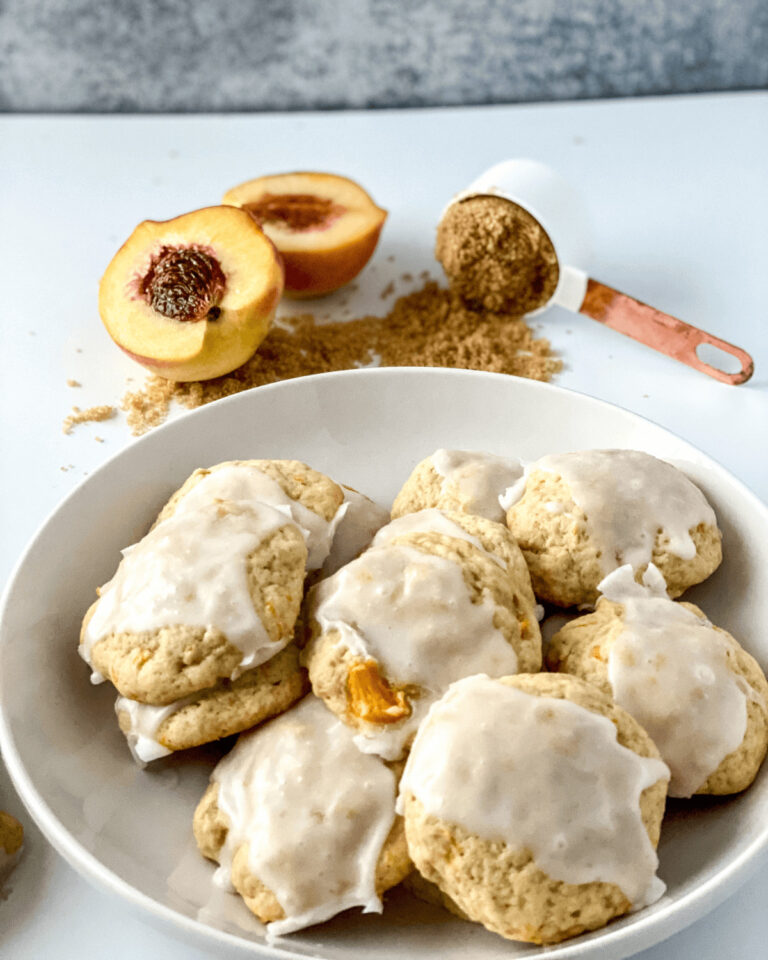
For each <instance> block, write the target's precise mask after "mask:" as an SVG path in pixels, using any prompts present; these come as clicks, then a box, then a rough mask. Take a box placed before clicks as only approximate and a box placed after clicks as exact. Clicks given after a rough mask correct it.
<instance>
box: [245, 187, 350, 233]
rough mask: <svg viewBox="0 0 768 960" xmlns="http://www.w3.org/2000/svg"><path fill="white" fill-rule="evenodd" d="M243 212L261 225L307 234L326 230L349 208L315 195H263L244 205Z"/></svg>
mask: <svg viewBox="0 0 768 960" xmlns="http://www.w3.org/2000/svg"><path fill="white" fill-rule="evenodd" d="M243 209H244V210H247V211H248V213H250V215H251V216H252V217H253V218H254V220H255V221H256V222H257V223H258V224H259V225H261V224H264V223H280V224H282V225H283V226H285V227H287V228H288V229H289V230H295V231H297V232H300V233H304V232H306V231H309V230H326V229H327V228H328V227H330V226H331V224H332V223H333V222H334V220H338V218H339V217H340V216H341V215H342V214H343V213H344V212H345V210H346V207H343V206H341V204H338V203H334V202H333V200H329V199H328V198H327V197H318V196H316V195H315V194H312V193H280V194H275V193H263V194H262V195H261V196H260V197H259V199H258V200H253V201H252V202H251V203H245V204H243Z"/></svg>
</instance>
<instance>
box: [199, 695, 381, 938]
mask: <svg viewBox="0 0 768 960" xmlns="http://www.w3.org/2000/svg"><path fill="white" fill-rule="evenodd" d="M211 779H212V780H213V781H214V782H215V783H218V785H219V791H218V805H219V809H220V810H221V811H222V812H223V813H224V815H225V816H226V818H227V821H228V823H229V831H228V833H227V839H226V843H225V847H224V849H223V850H222V851H221V856H220V861H221V864H222V866H221V872H222V873H224V874H225V875H226V877H229V874H230V872H231V863H232V857H233V856H234V854H235V852H236V851H237V849H238V848H239V847H240V846H241V845H242V844H244V843H247V844H248V845H249V854H248V856H249V864H248V865H249V870H250V872H251V873H252V874H253V875H254V876H255V877H258V879H259V880H261V882H262V883H264V884H265V886H267V887H268V888H269V889H270V890H271V891H272V893H274V895H275V897H276V898H277V900H278V902H279V903H280V906H281V907H282V908H283V911H284V913H285V915H286V916H285V919H283V920H279V921H276V922H274V923H270V924H268V925H267V933H268V936H272V937H274V936H279V935H281V934H284V933H290V932H292V931H294V930H300V929H301V928H303V927H308V926H311V925H312V924H315V923H320V922H322V921H323V920H327V919H328V918H329V917H332V916H335V915H336V914H337V913H340V912H341V911H342V910H347V909H348V908H349V907H355V906H361V907H363V908H364V910H365V912H370V911H376V912H381V908H382V907H381V900H380V899H379V897H378V895H377V893H376V889H375V874H376V864H377V861H378V858H379V854H380V852H381V848H382V846H383V844H384V841H385V840H386V838H387V835H388V833H389V831H390V829H391V827H392V824H393V823H394V817H395V791H396V783H395V777H394V774H393V773H392V771H391V770H390V769H389V768H388V767H387V766H385V764H384V763H382V762H381V760H379V759H378V758H377V757H371V756H366V755H365V754H363V753H361V752H360V751H359V750H358V749H357V747H355V745H354V743H353V739H352V731H351V730H350V729H349V728H348V727H346V726H345V725H344V724H343V723H341V722H340V721H339V720H337V719H336V717H334V715H333V714H332V713H331V712H330V711H329V710H327V709H326V708H325V706H324V705H323V703H322V701H320V700H317V699H316V698H315V697H312V696H311V695H310V696H309V697H307V698H306V699H305V700H303V701H302V702H301V703H300V704H299V705H298V706H296V707H294V708H292V709H291V710H289V711H288V712H287V713H284V714H283V715H282V716H280V717H278V718H277V719H276V720H272V721H270V722H269V723H267V724H265V725H264V726H261V727H259V728H257V729H256V730H254V731H251V732H249V733H246V734H243V735H242V736H241V737H240V739H239V740H238V741H237V744H236V745H235V747H234V749H233V750H232V752H231V753H230V754H228V755H227V756H226V757H225V758H224V759H223V760H222V761H221V762H220V763H219V765H218V766H217V767H216V769H215V770H214V772H213V775H212V778H211Z"/></svg>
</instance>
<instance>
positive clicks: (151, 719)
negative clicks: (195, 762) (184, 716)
mask: <svg viewBox="0 0 768 960" xmlns="http://www.w3.org/2000/svg"><path fill="white" fill-rule="evenodd" d="M192 699H193V698H192V697H186V698H185V699H183V700H174V702H173V703H169V704H168V705H167V706H165V707H154V706H152V705H151V704H148V703H139V702H138V701H137V700H129V699H128V697H118V698H117V700H116V701H115V713H124V714H127V716H128V720H129V722H130V729H129V730H127V731H123V732H124V734H125V739H126V740H127V741H128V747H129V748H130V751H131V753H132V754H133V758H134V760H135V761H136V762H137V763H138V764H140V765H141V766H143V765H144V764H147V763H151V762H152V761H153V760H159V759H160V758H161V757H167V756H169V755H170V754H171V753H173V751H172V750H169V749H168V747H164V746H163V745H162V743H159V742H158V740H157V731H158V730H159V729H160V726H161V725H162V723H163V721H165V720H166V719H167V718H168V717H170V716H171V714H174V713H176V711H177V710H181V708H182V707H183V706H185V705H186V704H188V703H191V702H192Z"/></svg>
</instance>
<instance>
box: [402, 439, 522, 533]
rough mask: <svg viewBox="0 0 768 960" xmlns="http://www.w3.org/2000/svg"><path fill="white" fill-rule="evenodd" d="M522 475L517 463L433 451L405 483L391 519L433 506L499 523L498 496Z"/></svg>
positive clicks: (471, 453)
mask: <svg viewBox="0 0 768 960" xmlns="http://www.w3.org/2000/svg"><path fill="white" fill-rule="evenodd" d="M522 475H523V467H522V464H521V463H520V462H519V461H518V460H513V459H510V458H507V457H498V456H495V455H494V454H492V453H481V452H479V451H472V450H442V449H441V450H435V452H434V453H433V454H432V455H431V456H429V457H427V458H426V460H422V461H421V463H419V464H418V465H417V466H416V467H415V469H414V471H413V473H412V474H411V475H410V477H408V479H407V480H406V481H405V484H404V485H403V488H402V490H401V491H400V493H398V495H397V497H395V502H394V503H393V505H392V517H393V519H394V518H396V517H402V516H403V515H404V514H406V513H415V512H416V511H417V510H428V509H429V508H431V507H437V508H438V509H440V510H451V511H454V512H456V513H473V514H477V515H478V516H481V517H486V518H487V519H488V520H495V521H497V522H499V523H503V522H504V510H503V508H502V507H501V505H500V504H499V497H500V496H501V495H502V494H503V493H504V491H505V490H507V488H508V487H511V486H512V485H513V484H514V483H515V482H516V481H517V480H519V479H520V477H522Z"/></svg>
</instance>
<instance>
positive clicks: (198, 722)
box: [115, 643, 309, 763]
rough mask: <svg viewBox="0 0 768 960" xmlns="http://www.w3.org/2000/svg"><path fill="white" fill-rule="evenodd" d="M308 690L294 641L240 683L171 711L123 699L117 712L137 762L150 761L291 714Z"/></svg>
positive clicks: (194, 696) (217, 688)
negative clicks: (296, 703) (283, 714)
mask: <svg viewBox="0 0 768 960" xmlns="http://www.w3.org/2000/svg"><path fill="white" fill-rule="evenodd" d="M308 687H309V683H308V681H307V674H306V671H305V670H304V669H303V668H302V667H301V666H300V665H299V648H298V647H297V646H296V644H295V643H289V644H288V646H287V647H284V648H283V649H282V650H281V651H280V652H279V653H277V654H275V656H274V657H272V658H271V659H270V660H267V662H266V663H262V664H261V665H260V666H258V667H255V668H254V669H253V670H247V671H246V672H245V673H244V674H242V676H239V677H238V678H237V679H236V680H222V681H221V682H220V683H218V684H216V686H215V687H211V688H210V689H208V690H203V691H202V692H200V693H195V694H192V695H191V696H190V697H188V698H186V699H184V700H177V701H176V702H175V703H171V704H168V706H165V707H153V706H150V705H149V704H146V703H139V702H138V701H137V700H128V699H127V698H126V697H118V698H117V702H116V703H115V712H116V713H117V719H118V722H119V724H120V729H121V730H122V731H123V733H124V734H125V737H126V740H127V741H128V745H129V747H130V749H131V753H132V754H133V756H134V758H135V759H136V760H137V761H138V762H139V763H150V762H151V761H152V760H158V759H159V758H160V757H167V756H168V755H169V754H171V753H174V752H176V751H177V750H187V749H189V748H190V747H198V746H200V745H201V744H203V743H210V742H211V741H212V740H220V739H221V738H222V737H230V736H232V734H234V733H240V732H242V731H243V730H249V729H250V728H251V727H255V726H256V725H257V724H259V723H262V722H263V721H264V720H267V719H269V718H270V717H274V716H277V714H279V713H282V712H283V711H284V710H287V709H288V707H290V706H291V704H292V703H294V702H295V701H296V700H298V699H300V698H301V697H302V696H304V694H305V693H306V692H307V689H308Z"/></svg>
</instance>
